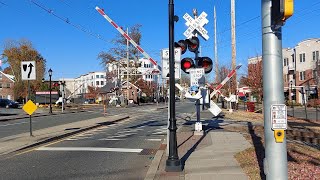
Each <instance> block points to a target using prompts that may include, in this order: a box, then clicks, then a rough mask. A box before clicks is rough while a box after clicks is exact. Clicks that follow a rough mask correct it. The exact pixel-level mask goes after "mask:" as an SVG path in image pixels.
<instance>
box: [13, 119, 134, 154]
mask: <svg viewBox="0 0 320 180" xmlns="http://www.w3.org/2000/svg"><path fill="white" fill-rule="evenodd" d="M128 118H130V116H125V117H121V118H119V119H115V120H113V121H108V122H102V123H98V124H96V125H93V126H87V127H85V128H83V129H79V130H75V131H72V132H67V133H65V134H61V135H58V136H54V137H51V138H47V139H43V140H40V141H38V142H35V143H33V144H30V145H27V146H24V147H21V148H18V149H17V150H13V151H11V152H9V153H12V152H19V151H23V150H26V149H30V148H33V147H36V146H39V145H42V144H46V143H49V142H52V141H57V140H60V139H63V138H66V137H69V136H72V135H75V134H79V133H82V132H85V131H88V130H91V129H95V128H98V127H101V126H103V125H106V124H112V123H116V122H119V121H122V120H125V119H128ZM9 153H7V154H9Z"/></svg>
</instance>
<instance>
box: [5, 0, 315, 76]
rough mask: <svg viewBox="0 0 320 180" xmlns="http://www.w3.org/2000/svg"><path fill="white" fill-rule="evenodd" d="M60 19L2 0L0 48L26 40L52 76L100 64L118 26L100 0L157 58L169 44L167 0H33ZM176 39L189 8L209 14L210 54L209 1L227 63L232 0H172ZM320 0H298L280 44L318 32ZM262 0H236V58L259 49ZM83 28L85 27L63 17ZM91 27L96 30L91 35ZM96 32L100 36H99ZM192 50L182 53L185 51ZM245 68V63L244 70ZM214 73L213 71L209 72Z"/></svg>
mask: <svg viewBox="0 0 320 180" xmlns="http://www.w3.org/2000/svg"><path fill="white" fill-rule="evenodd" d="M33 1H34V2H36V3H38V4H40V5H41V6H43V7H45V8H46V9H49V10H51V11H52V12H53V13H54V14H55V15H58V16H59V17H61V18H62V19H63V20H61V19H59V18H57V17H55V16H54V15H53V14H50V13H48V12H46V11H44V10H43V9H41V8H40V7H38V6H36V5H35V4H34V3H32V1H31V0H0V17H1V31H0V32H1V33H0V43H1V44H0V45H1V46H0V51H1V52H2V50H3V45H4V42H5V40H7V39H14V40H19V39H21V38H24V39H28V40H30V41H31V42H32V43H33V45H34V47H35V48H36V49H37V50H38V51H39V52H40V53H41V54H42V55H43V57H44V58H45V59H46V60H47V68H48V69H49V68H52V70H53V78H54V79H58V78H75V77H78V76H79V75H81V74H85V73H88V72H90V71H99V70H103V67H102V66H101V65H100V62H99V60H98V59H97V55H98V54H99V52H101V51H107V50H108V49H109V48H111V47H112V44H111V43H110V41H111V40H112V39H114V38H115V37H116V35H117V34H118V31H117V30H116V29H114V28H113V26H111V25H110V24H109V23H108V22H107V21H106V20H105V19H104V18H103V17H102V16H101V15H100V14H99V13H98V12H97V11H96V10H95V6H99V7H100V8H103V9H104V10H105V13H106V14H107V15H108V16H109V17H110V18H111V19H113V20H114V21H115V22H116V23H117V24H118V25H120V26H122V27H124V28H126V27H131V26H133V25H135V24H141V25H142V28H141V32H142V43H141V47H142V48H143V49H144V50H145V51H146V52H147V53H148V54H149V55H150V56H151V57H153V58H154V59H156V60H157V61H158V62H159V63H160V60H161V59H160V51H161V49H163V48H167V47H168V0H167V1H165V0H136V1H133V0H117V1H112V0H111V1H107V0H33ZM174 3H175V14H176V15H177V16H179V18H180V20H179V21H178V22H177V23H176V24H175V40H176V41H178V40H180V39H184V38H185V37H184V36H183V32H184V31H185V30H186V29H187V27H186V26H185V24H184V23H185V20H184V19H183V17H182V16H183V15H184V14H185V13H189V14H190V15H192V9H193V8H197V9H198V13H199V14H200V13H201V12H202V11H205V12H206V13H207V14H208V17H207V18H208V20H209V24H207V25H206V26H205V29H206V30H207V31H208V32H209V36H210V38H209V40H208V41H204V40H203V39H201V45H202V56H209V57H211V58H212V59H214V53H213V48H214V46H213V44H214V30H213V28H214V26H213V6H214V5H215V6H216V10H217V21H218V27H217V31H218V56H219V63H220V64H224V65H230V64H231V45H230V44H231V31H230V0H197V1H195V0H175V1H174ZM319 10H320V0H317V1H315V0H296V1H295V14H294V16H293V17H291V18H290V19H289V20H288V22H287V23H286V25H285V27H284V28H283V47H293V46H295V45H296V44H297V43H298V42H299V41H301V40H304V39H307V38H316V37H320V31H319V26H320V25H319V23H318V18H317V16H318V15H320V11H319ZM260 13H261V1H260V0H236V25H237V29H236V42H237V58H236V59H237V64H239V63H241V64H247V59H248V57H252V56H255V55H257V54H261V18H260ZM65 21H69V22H70V23H71V24H74V25H77V27H82V28H85V31H87V33H85V32H83V31H81V30H79V28H75V27H74V26H72V25H70V24H68V23H66V22H65ZM89 31H90V32H91V33H92V34H93V35H94V36H91V35H90V33H89ZM97 36H99V37H100V38H97ZM187 55H189V56H193V55H191V54H186V56H187ZM244 71H245V69H244V68H243V72H244ZM212 74H213V73H212Z"/></svg>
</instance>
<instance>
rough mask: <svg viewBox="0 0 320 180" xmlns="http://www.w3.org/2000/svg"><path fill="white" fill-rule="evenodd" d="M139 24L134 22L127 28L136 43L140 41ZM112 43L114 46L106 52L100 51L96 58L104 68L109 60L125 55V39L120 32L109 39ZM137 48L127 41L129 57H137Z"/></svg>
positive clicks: (115, 59) (118, 58)
mask: <svg viewBox="0 0 320 180" xmlns="http://www.w3.org/2000/svg"><path fill="white" fill-rule="evenodd" d="M140 28H141V25H139V24H136V25H134V26H132V27H130V28H129V33H128V34H129V36H130V37H131V38H132V40H133V41H135V42H136V43H137V44H138V45H140V42H141V38H142V35H141V32H140ZM111 43H112V44H114V47H112V48H110V49H109V50H108V51H107V52H105V51H102V52H100V53H99V55H98V59H100V60H101V62H100V64H101V65H102V66H103V67H104V68H105V67H106V64H108V63H109V62H113V61H117V60H120V59H121V58H124V57H126V56H127V55H126V54H127V39H126V38H124V37H123V36H122V35H121V34H119V33H118V34H117V36H116V37H115V39H113V40H112V41H111ZM138 58H139V50H138V49H137V48H135V47H134V46H133V45H132V44H131V43H129V59H138Z"/></svg>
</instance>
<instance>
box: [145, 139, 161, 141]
mask: <svg viewBox="0 0 320 180" xmlns="http://www.w3.org/2000/svg"><path fill="white" fill-rule="evenodd" d="M146 140H147V141H162V139H146Z"/></svg>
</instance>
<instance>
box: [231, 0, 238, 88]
mask: <svg viewBox="0 0 320 180" xmlns="http://www.w3.org/2000/svg"><path fill="white" fill-rule="evenodd" d="M234 1H235V0H231V51H232V52H231V53H232V63H231V69H235V68H236V16H235V2H234ZM236 87H237V74H235V75H234V76H233V77H232V79H231V88H230V89H231V94H232V93H235V94H236Z"/></svg>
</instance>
